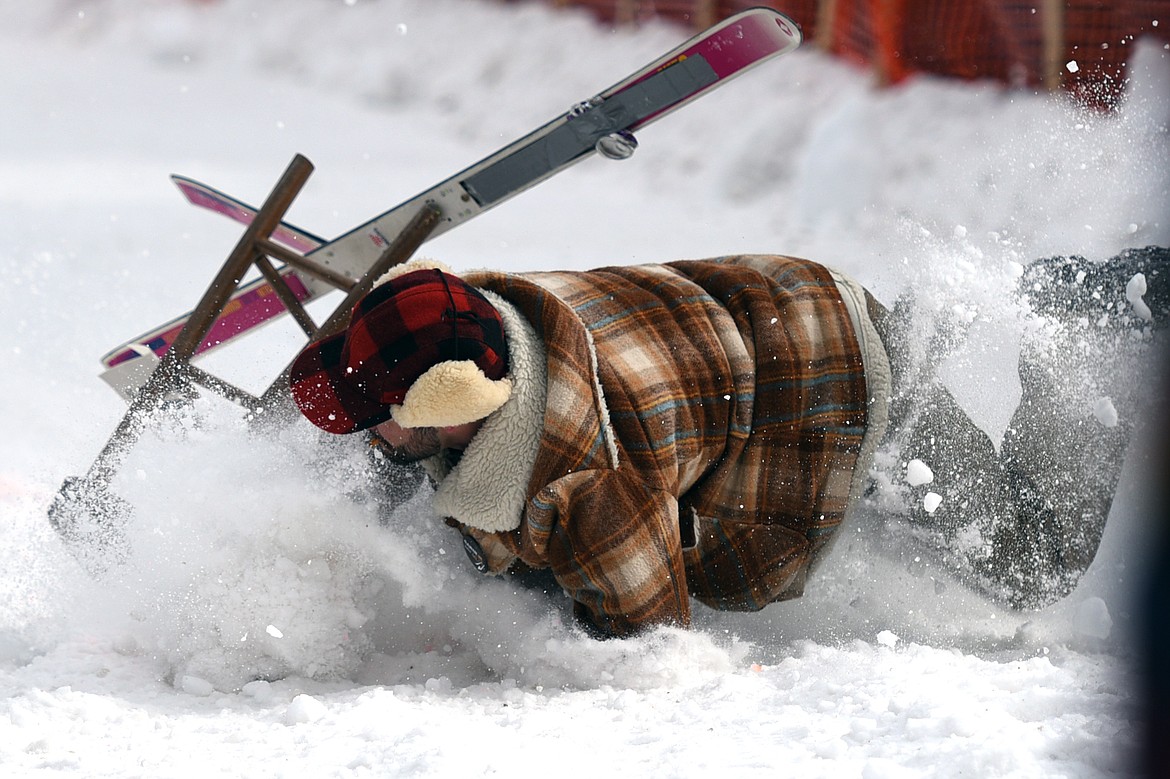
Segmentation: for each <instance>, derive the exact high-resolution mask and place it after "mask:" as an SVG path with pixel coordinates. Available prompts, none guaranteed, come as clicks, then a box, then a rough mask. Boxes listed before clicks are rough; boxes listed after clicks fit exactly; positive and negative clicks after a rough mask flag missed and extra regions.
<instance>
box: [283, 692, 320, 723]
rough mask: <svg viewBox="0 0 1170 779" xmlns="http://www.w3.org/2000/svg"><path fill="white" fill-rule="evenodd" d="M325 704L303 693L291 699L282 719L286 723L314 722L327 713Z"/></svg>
mask: <svg viewBox="0 0 1170 779" xmlns="http://www.w3.org/2000/svg"><path fill="white" fill-rule="evenodd" d="M328 711H329V710H328V709H326V708H325V704H324V703H322V702H321V701H319V700H317V699H316V698H314V697H313V696H312V695H305V694H304V693H302V694H300V695H298V696H297V697H295V698H293V699H292V703H290V704H289V705H288V709H287V710H285V712H284V721H285V724H287V725H301V724H304V723H308V722H316V721H317V720H319V719H321V718H322V717H324V716H325V715H326V713H328Z"/></svg>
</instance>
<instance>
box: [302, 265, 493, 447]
mask: <svg viewBox="0 0 1170 779" xmlns="http://www.w3.org/2000/svg"><path fill="white" fill-rule="evenodd" d="M420 264H422V265H424V267H423V268H422V269H419V265H420ZM433 265H434V264H433V263H429V264H428V263H420V262H413V263H407V264H406V265H403V266H400V267H399V268H396V269H395V270H394V271H391V273H389V274H387V275H386V276H384V277H383V278H382V279H381V280H380V281H379V282H378V284H377V286H375V287H374V288H373V289H372V290H370V292H369V293H367V294H366V296H365V297H364V298H362V299H361V300H360V301H358V303H357V305H355V306H354V309H353V316H352V317H351V319H350V323H349V327H348V328H346V330H345V331H344V332H341V333H338V334H337V335H334V336H331V337H329V338H325V339H323V340H320V341H317V342H315V343H311V344H309V345H308V346H307V347H305V349H304V351H302V352H301V353H300V355H299V356H298V357H297V359H296V361H295V362H294V363H293V366H292V372H291V375H290V383H291V388H292V395H293V399H294V400H296V403H297V406H298V407H299V408H300V410H301V413H302V414H304V415H305V416H306V417H307V418H308V419H309V421H310V422H312V423H313V424H315V425H316V426H317V427H320V428H322V429H323V430H327V431H329V432H330V433H353V432H355V431H358V430H365V429H367V428H371V427H373V426H375V425H378V424H381V423H382V422H385V421H387V420H389V419H391V418H392V419H393V420H394V421H395V422H397V423H398V424H399V425H401V426H402V427H448V426H452V425H461V424H464V423H466V422H473V421H475V420H477V419H483V418H484V417H486V416H488V415H489V414H491V413H492V412H493V411H495V410H496V409H498V408H499V407H500V406H502V405H503V404H504V402H505V401H506V400H507V399H508V398H509V397H510V395H511V391H512V384H511V381H510V380H509V379H507V378H505V374H506V373H507V372H508V349H507V345H506V344H505V342H504V327H503V322H502V321H501V320H500V315H499V312H497V311H496V309H495V308H494V307H493V306H492V304H491V303H489V302H488V301H487V299H486V298H484V296H483V295H482V294H481V293H480V292H479V291H478V290H476V289H475V288H474V287H471V286H470V285H468V284H467V283H466V282H464V281H463V280H462V279H460V278H459V277H457V276H454V275H452V274H450V273H447V272H445V271H444V270H443V269H440V268H437V267H433Z"/></svg>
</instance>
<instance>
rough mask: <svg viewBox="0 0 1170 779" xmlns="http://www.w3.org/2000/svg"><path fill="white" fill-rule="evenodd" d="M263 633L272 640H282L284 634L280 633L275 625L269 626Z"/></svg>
mask: <svg viewBox="0 0 1170 779" xmlns="http://www.w3.org/2000/svg"><path fill="white" fill-rule="evenodd" d="M264 632H265V633H267V634H268V635H270V636H272V637H273V638H284V633H281V632H280V628H278V627H277V626H276V625H269V626H268V627H266V628H264Z"/></svg>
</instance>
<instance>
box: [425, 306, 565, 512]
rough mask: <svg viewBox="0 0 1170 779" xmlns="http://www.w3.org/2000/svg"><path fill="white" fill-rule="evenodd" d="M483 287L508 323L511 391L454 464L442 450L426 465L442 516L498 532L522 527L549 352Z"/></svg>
mask: <svg viewBox="0 0 1170 779" xmlns="http://www.w3.org/2000/svg"><path fill="white" fill-rule="evenodd" d="M479 291H480V292H482V293H483V295H484V297H486V298H487V299H488V301H489V302H490V303H491V304H492V305H493V306H495V308H496V310H497V311H499V312H500V318H501V319H502V320H503V323H504V336H505V337H506V338H507V342H508V363H509V375H508V377H507V378H509V379H511V382H512V394H511V397H509V398H508V400H507V401H506V402H505V403H504V404H503V405H502V406H501V407H500V408H499V409H498V410H497V411H495V412H494V413H492V414H491V415H490V416H489V417H487V419H485V420H484V422H483V426H482V427H480V429H479V432H478V433H476V435H475V437H474V438H472V439H471V442H470V443H469V444H468V445H467V449H466V450H464V452H463V456H462V457H461V458H460V460H459V462H457V463H456V464H455V466H454V467H451V468H449V469H448V467H447V465H446V459H445V458H444V457H443V456H441V455H440V456H437V457H433V458H430V459H429V460H427V461H426V462H425V463H424V465H425V466H426V468H427V470H428V472H429V473H430V475H431V477H432V478H433V479H434V480H435V481H436V483H437V484H438V486H437V488H436V490H435V500H434V504H433V505H434V508H435V512H436V513H437V514H438V515H439V516H441V517H451V518H452V519H455V520H456V521H458V522H460V523H462V524H464V525H467V526H468V527H473V528H476V529H478V530H483V531H485V532H488V533H498V532H502V531H508V530H515V529H516V528H518V527H519V526H520V515H521V514H522V512H523V510H524V502H525V500H526V498H527V491H528V482H529V480H530V479H531V477H532V469H533V466H534V465H535V463H536V453H537V451H538V449H539V447H540V439H541V433H542V431H543V428H544V407H545V399H546V396H547V392H548V388H547V385H546V381H547V357H546V354H545V349H544V344H542V343H541V341H540V338H539V337H538V336H537V335H536V331H535V330H534V329H533V328H532V325H531V324H529V322H528V320H527V319H525V318H524V316H523V315H522V314H521V313H520V312H519V311H517V310H516V308H515V306H513V305H512V304H511V303H509V302H508V301H506V300H504V299H503V298H502V297H500V296H499V295H497V294H495V293H494V292H491V291H488V290H484V289H481V290H479Z"/></svg>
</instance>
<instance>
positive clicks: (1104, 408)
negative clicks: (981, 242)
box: [1093, 397, 1118, 427]
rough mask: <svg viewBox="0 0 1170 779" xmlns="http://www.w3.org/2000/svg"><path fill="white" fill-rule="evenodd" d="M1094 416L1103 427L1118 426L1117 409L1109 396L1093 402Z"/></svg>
mask: <svg viewBox="0 0 1170 779" xmlns="http://www.w3.org/2000/svg"><path fill="white" fill-rule="evenodd" d="M1093 416H1094V417H1096V418H1097V421H1098V422H1100V423H1101V426H1102V427H1117V419H1118V417H1117V409H1116V408H1114V407H1113V401H1112V400H1110V399H1109V398H1108V397H1104V398H1098V399H1097V402H1096V403H1094V404H1093Z"/></svg>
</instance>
